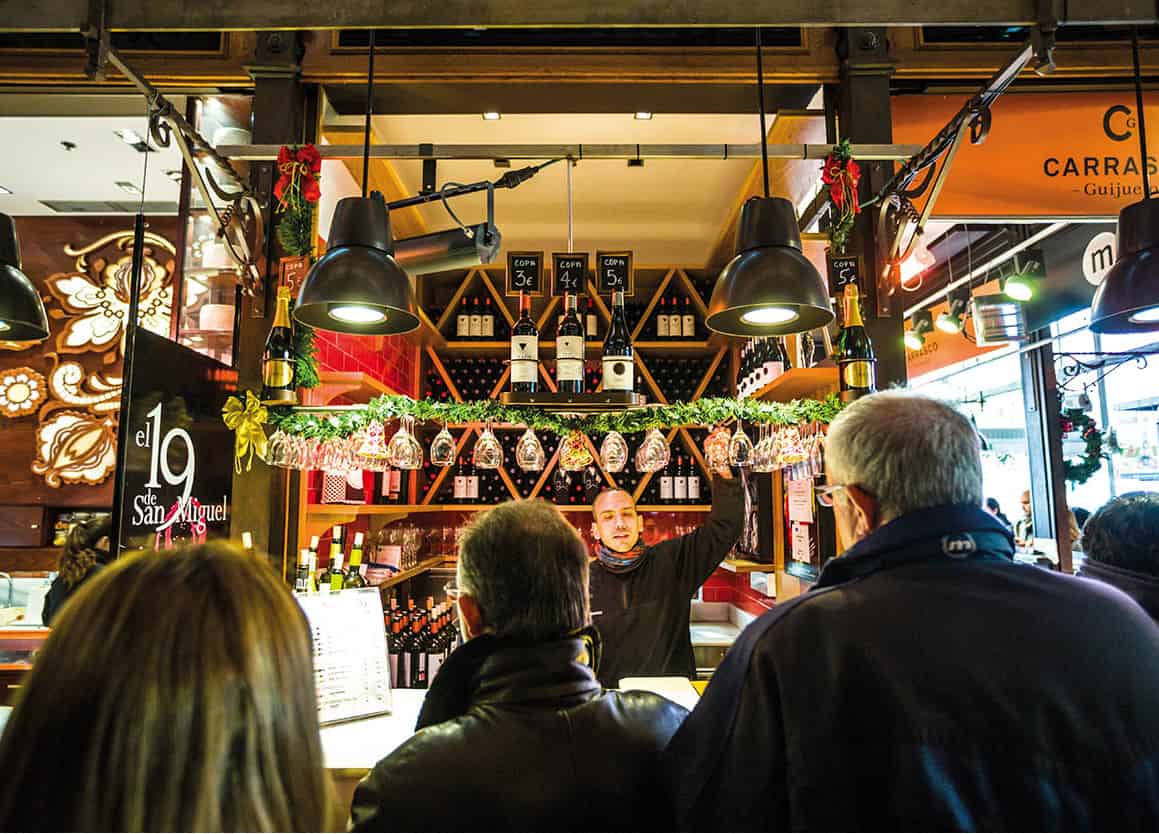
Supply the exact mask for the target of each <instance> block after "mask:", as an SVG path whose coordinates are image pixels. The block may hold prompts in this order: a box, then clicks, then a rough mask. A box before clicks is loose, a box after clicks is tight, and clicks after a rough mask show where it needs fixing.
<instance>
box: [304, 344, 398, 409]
mask: <svg viewBox="0 0 1159 834" xmlns="http://www.w3.org/2000/svg"><path fill="white" fill-rule="evenodd" d="M315 333H316V335H315V340H314V344H315V346H316V347H317V354H318V369H319V370H320V371H360V372H362V373H364V374H367V375H368V376H372V377H374V378H375V379H378V380H381V381H382V383H383V384H385V385H388V386H390V387H391V388H393V389H394V390H395V391H398V392H399V393H400V394H411V393H413V391H414V370H415V367H414V366H415V348H414V347H413V346H412V345H411V344H409V343H408V342H407V340H406V338H405V337H404V336H351V335H348V334H346V333H331V332H329V331H326V330H318V331H315Z"/></svg>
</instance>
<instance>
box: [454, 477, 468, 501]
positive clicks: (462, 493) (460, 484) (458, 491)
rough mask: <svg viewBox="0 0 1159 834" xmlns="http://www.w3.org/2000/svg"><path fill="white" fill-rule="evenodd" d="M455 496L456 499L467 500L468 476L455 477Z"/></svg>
mask: <svg viewBox="0 0 1159 834" xmlns="http://www.w3.org/2000/svg"><path fill="white" fill-rule="evenodd" d="M454 496H455V497H456V498H466V497H467V478H466V476H464V475H456V476H455V491H454Z"/></svg>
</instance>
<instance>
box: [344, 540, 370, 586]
mask: <svg viewBox="0 0 1159 834" xmlns="http://www.w3.org/2000/svg"><path fill="white" fill-rule="evenodd" d="M342 587H343V588H344V589H345V588H365V587H366V580H365V579H363V578H362V531H361V530H360V531H359V532H357V533H355V534H354V547H352V548H351V549H350V566H349V567H348V568H347V569H346V579H345V580H344V581H343V582H342Z"/></svg>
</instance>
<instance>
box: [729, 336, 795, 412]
mask: <svg viewBox="0 0 1159 834" xmlns="http://www.w3.org/2000/svg"><path fill="white" fill-rule="evenodd" d="M792 367H793V365H792V363H791V362H790V360H789V352H788V351H787V350H786V349H785V343H784V342H783V341H782V340H781V339H780V338H778V337H777V336H767V337H763V338H759V339H749V340H748V341H747V342H745V344H744V346H743V347H742V348H741V351H740V369H739V370H738V371H737V375H736V393H737V396H738V397H740V398H741V399H744V398H746V397H749V396H751V395H752V394H754V393H756V392H757V391H759V390H760V389H761V388H764V387H765V386H766V385H768V384H769V383H770V382H772V381H773V380H774V379H776V378H777V377H779V376H780V375H781V374H783V373H784V372H785V371H787V370H789V369H790V368H792Z"/></svg>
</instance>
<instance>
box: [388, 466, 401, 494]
mask: <svg viewBox="0 0 1159 834" xmlns="http://www.w3.org/2000/svg"><path fill="white" fill-rule="evenodd" d="M401 489H402V470H401V469H391V470H390V491H391V492H392V493H394V494H398V492H399V490H401Z"/></svg>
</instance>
